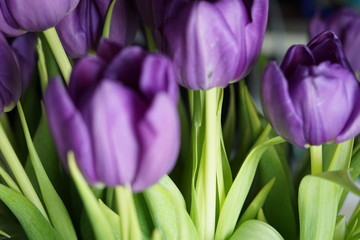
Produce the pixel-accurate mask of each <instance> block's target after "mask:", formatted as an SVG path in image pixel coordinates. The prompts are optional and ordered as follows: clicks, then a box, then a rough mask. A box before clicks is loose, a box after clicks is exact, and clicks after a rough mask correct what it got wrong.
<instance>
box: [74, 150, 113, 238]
mask: <svg viewBox="0 0 360 240" xmlns="http://www.w3.org/2000/svg"><path fill="white" fill-rule="evenodd" d="M68 163H69V170H70V173H71V176H72V178H73V179H74V182H75V185H76V187H77V190H78V192H79V194H80V197H81V199H82V201H83V203H84V208H85V209H86V212H87V214H88V216H89V220H90V222H91V224H92V229H93V231H94V234H95V236H96V239H106V240H113V239H115V237H114V234H113V233H112V230H111V228H110V225H109V222H108V220H107V219H106V217H105V215H104V213H103V212H102V210H101V208H100V206H99V204H98V202H97V200H96V198H95V196H94V194H93V193H92V191H91V189H90V188H89V186H88V185H87V183H86V181H85V179H84V177H83V176H82V175H81V172H80V170H79V168H78V167H77V165H76V161H75V157H74V154H73V153H72V152H70V153H69V154H68ZM99 223H101V224H99Z"/></svg>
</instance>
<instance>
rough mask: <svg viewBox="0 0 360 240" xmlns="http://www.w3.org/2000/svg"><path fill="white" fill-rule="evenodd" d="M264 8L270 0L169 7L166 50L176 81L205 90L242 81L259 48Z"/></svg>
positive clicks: (221, 0) (178, 3)
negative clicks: (170, 59)
mask: <svg viewBox="0 0 360 240" xmlns="http://www.w3.org/2000/svg"><path fill="white" fill-rule="evenodd" d="M268 5H269V1H268V0H250V1H244V0H216V1H213V0H211V1H210V0H207V1H188V2H184V1H174V5H172V6H171V5H170V6H168V8H167V10H166V11H168V12H167V13H166V19H165V24H164V32H163V34H164V37H165V44H164V48H165V51H166V52H167V53H168V54H169V55H170V56H171V58H172V59H173V62H174V64H175V67H176V68H175V69H176V70H177V76H178V81H179V83H180V84H181V85H182V86H185V87H187V88H190V89H193V90H198V89H203V90H208V89H210V88H214V87H226V86H227V85H228V84H229V83H230V82H232V81H238V80H240V79H241V78H243V77H245V76H246V75H247V74H248V72H249V71H250V69H251V67H252V66H253V65H254V63H255V61H256V59H257V57H258V55H259V53H260V50H261V46H262V42H263V38H264V34H265V28H266V23H267V16H268Z"/></svg>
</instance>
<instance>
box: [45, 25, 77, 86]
mask: <svg viewBox="0 0 360 240" xmlns="http://www.w3.org/2000/svg"><path fill="white" fill-rule="evenodd" d="M43 33H44V36H45V38H46V40H47V42H48V44H49V46H50V49H51V51H52V53H53V54H54V57H55V60H56V62H57V64H58V66H59V68H60V71H61V73H62V75H63V77H64V80H65V82H66V83H67V84H69V81H70V74H71V69H72V67H71V64H70V61H69V58H68V57H67V55H66V53H65V50H64V47H63V45H62V44H61V41H60V39H59V36H58V34H57V32H56V29H55V28H49V29H47V30H45V31H44V32H43Z"/></svg>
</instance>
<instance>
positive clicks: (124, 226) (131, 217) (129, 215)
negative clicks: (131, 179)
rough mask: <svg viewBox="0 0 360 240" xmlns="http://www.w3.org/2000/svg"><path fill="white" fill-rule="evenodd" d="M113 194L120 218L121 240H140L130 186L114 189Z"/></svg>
mask: <svg viewBox="0 0 360 240" xmlns="http://www.w3.org/2000/svg"><path fill="white" fill-rule="evenodd" d="M115 194H116V198H117V203H118V212H119V216H120V233H121V239H123V240H131V239H141V233H140V225H139V220H138V217H137V213H136V208H135V203H134V198H133V195H132V192H131V188H130V186H125V187H124V186H118V187H116V188H115Z"/></svg>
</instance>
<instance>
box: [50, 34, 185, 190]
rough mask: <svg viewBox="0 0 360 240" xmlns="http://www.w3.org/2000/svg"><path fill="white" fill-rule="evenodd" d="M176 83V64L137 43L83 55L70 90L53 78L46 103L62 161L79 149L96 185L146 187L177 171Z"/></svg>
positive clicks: (81, 161)
mask: <svg viewBox="0 0 360 240" xmlns="http://www.w3.org/2000/svg"><path fill="white" fill-rule="evenodd" d="M177 91H178V90H177V85H176V80H175V75H174V70H173V67H172V64H171V62H170V61H169V60H168V59H167V58H166V57H164V56H162V55H160V54H149V53H146V52H144V51H143V50H142V49H141V48H139V47H129V48H125V49H124V50H122V51H119V47H118V46H115V45H112V44H110V43H109V42H104V41H102V42H101V43H100V47H99V50H98V56H88V57H85V58H83V59H81V60H80V61H79V62H78V64H77V65H76V66H75V68H74V70H73V73H72V75H71V80H70V85H69V89H68V91H67V90H66V89H65V88H64V87H63V86H62V84H61V82H60V81H59V80H58V79H55V80H53V81H51V82H50V83H49V86H48V88H47V90H46V93H45V106H46V110H47V114H48V118H49V123H50V127H51V129H52V133H53V136H54V139H55V142H56V145H57V148H58V151H59V154H60V156H61V158H62V159H63V160H64V161H65V162H66V154H67V152H68V151H70V150H72V151H74V153H75V156H76V159H77V162H78V165H79V167H80V170H82V172H83V174H84V176H85V177H86V178H87V180H88V181H89V182H90V183H91V184H95V183H105V184H106V185H108V186H115V185H124V184H131V186H132V189H133V190H134V191H142V190H144V189H145V188H147V187H148V186H150V185H152V184H154V183H156V182H157V181H158V180H159V179H160V178H161V177H162V176H163V175H164V174H166V173H169V171H170V170H171V169H172V168H173V166H174V164H175V161H176V159H177V154H178V151H179V134H180V133H179V120H178V115H177V108H176V102H177V97H178V96H177V95H178V92H177Z"/></svg>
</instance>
